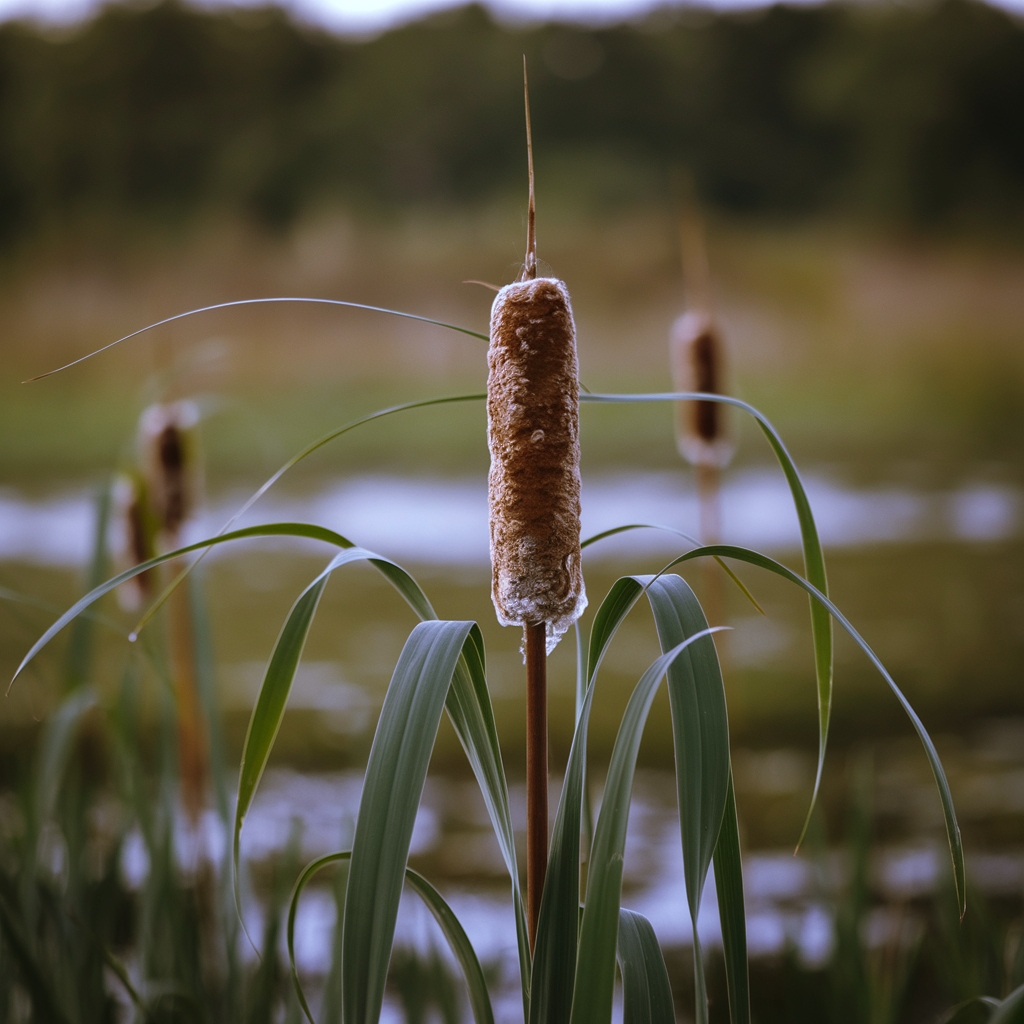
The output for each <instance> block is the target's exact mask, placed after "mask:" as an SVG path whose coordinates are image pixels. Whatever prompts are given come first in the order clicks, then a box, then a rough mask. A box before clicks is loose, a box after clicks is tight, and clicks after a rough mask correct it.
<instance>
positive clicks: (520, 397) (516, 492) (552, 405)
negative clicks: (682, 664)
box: [487, 277, 587, 652]
mask: <svg viewBox="0 0 1024 1024" xmlns="http://www.w3.org/2000/svg"><path fill="white" fill-rule="evenodd" d="M487 364H488V368H489V374H488V377H487V442H488V445H489V447H490V450H491V472H490V476H489V478H488V491H489V500H490V516H491V567H492V573H493V576H492V582H491V594H492V597H493V599H494V607H495V610H496V611H497V613H498V621H499V622H501V623H502V625H505V626H512V625H518V626H525V625H527V624H530V623H538V622H544V623H545V624H546V625H547V646H548V651H549V652H550V651H551V649H552V648H553V647H554V646H555V644H556V643H558V641H559V639H560V638H561V636H562V634H563V633H564V632H565V631H566V630H567V629H568V628H569V626H571V625H572V624H573V622H575V621H576V619H578V618H579V617H580V615H581V614H582V613H583V609H584V608H586V606H587V598H586V593H585V592H584V589H583V567H582V562H581V558H580V442H579V400H580V395H579V369H578V366H577V362H576V326H575V324H574V323H573V318H572V307H571V306H570V304H569V292H568V291H567V290H566V287H565V285H564V284H563V283H562V282H561V281H556V280H554V279H553V278H544V277H542V278H537V279H535V280H530V281H518V282H516V283H515V284H510V285H506V286H505V287H504V288H502V289H501V291H499V292H498V295H497V298H496V299H495V300H494V305H493V307H492V308H491V347H490V351H489V352H488V356H487Z"/></svg>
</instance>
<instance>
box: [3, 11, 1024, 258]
mask: <svg viewBox="0 0 1024 1024" xmlns="http://www.w3.org/2000/svg"><path fill="white" fill-rule="evenodd" d="M523 53H525V54H526V56H527V60H528V63H529V66H530V73H531V82H532V87H533V89H534V92H535V95H537V96H538V97H543V102H538V103H536V104H535V110H534V130H535V140H536V145H537V154H538V164H539V171H540V173H541V174H542V180H543V183H544V194H545V196H546V197H548V198H550V199H551V200H552V202H554V201H556V200H557V202H558V203H559V204H562V205H564V204H565V203H570V204H573V205H577V206H578V205H582V206H583V207H584V211H586V210H588V209H590V210H592V209H595V208H601V209H607V208H608V207H612V208H621V207H629V206H631V205H636V204H638V203H640V204H649V203H651V202H652V201H653V202H660V201H663V200H664V199H665V198H666V197H669V196H671V194H672V192H673V189H674V188H676V187H677V186H676V184H675V181H676V178H677V169H678V168H680V167H685V168H687V169H688V171H689V173H691V174H692V176H693V179H694V181H695V183H696V187H697V191H698V193H699V195H700V196H701V198H702V200H703V201H704V202H705V203H706V204H707V205H708V206H709V207H710V208H711V209H717V210H720V211H724V212H727V213H730V214H743V215H750V214H756V215H762V216H764V215H767V216H771V217H779V216H784V217H802V218H806V217H808V216H811V215H821V214H830V215H834V214H837V213H839V214H845V215H851V216H857V217H867V218H869V219H872V220H875V221H881V222H883V223H887V224H896V225H899V226H910V227H913V228H917V229H920V228H927V229H932V230H934V229H942V230H954V231H962V230H964V229H965V228H970V229H982V230H985V231H995V232H998V233H1000V234H1003V235H1006V236H1008V237H1009V236H1011V235H1012V232H1013V231H1015V230H1016V229H1018V228H1019V226H1020V224H1021V219H1022V213H1024V25H1022V24H1021V23H1020V22H1019V21H1018V20H1016V19H1015V18H1013V17H1012V16H1011V15H1009V14H1007V13H1005V12H1002V11H999V10H997V9H994V8H992V7H989V6H986V5H984V4H981V3H976V2H972V0H942V2H939V3H928V4H907V5H882V4H867V5H852V4H850V5H838V4H830V5H820V6H819V5H815V6H801V7H786V6H773V7H770V8H767V9H759V10H756V11H746V12H742V13H713V12H711V11H708V10H703V9H697V8H691V7H678V8H665V9H663V10H660V11H657V12H655V13H653V14H651V15H649V16H648V17H646V18H645V19H643V20H641V21H637V22H635V23H629V24H623V25H616V26H613V27H607V28H601V29H594V30H587V29H584V28H582V27H578V26H569V25H559V24H542V25H536V26H533V27H524V26H519V27H516V26H510V25H501V24H498V23H496V22H495V21H494V20H493V18H492V17H491V15H490V14H489V13H488V12H487V11H486V9H484V8H483V7H479V6H467V7H463V8H459V9H455V10H452V11H448V12H444V13H441V14H438V15H435V16H432V17H429V18H427V19H425V20H422V21H419V22H416V23H413V24H409V25H406V26H404V27H401V28H397V29H395V30H392V31H389V32H386V33H384V34H382V35H380V36H378V37H376V38H372V39H366V40H361V41H359V40H353V39H345V38H339V37H335V36H331V35H329V34H327V33H325V32H323V31H319V30H314V29H311V28H306V27H301V26H300V25H298V24H296V23H295V22H293V21H291V20H289V18H288V17H287V16H286V15H285V14H284V13H283V12H282V11H280V10H277V9H275V8H272V7H259V8H252V9H244V10H232V11H217V12H211V11H200V10H197V9H193V8H189V7H186V6H184V5H182V4H180V3H177V2H162V3H158V4H155V5H133V6H110V7H106V8H105V9H103V10H101V11H100V12H99V13H98V14H97V15H96V16H95V17H94V18H92V19H91V20H89V21H87V22H86V23H84V24H81V25H78V26H74V27H72V28H70V29H64V30H61V31H59V32H58V31H54V30H52V29H44V28H41V27H39V26H34V25H31V24H26V23H7V24H4V25H2V26H0V210H2V211H3V212H2V214H0V239H2V242H3V244H4V245H5V246H6V247H8V248H9V247H11V246H12V245H14V244H16V243H17V242H19V241H22V240H25V239H27V238H31V237H32V236H35V235H39V234H40V233H46V234H52V233H53V232H59V233H63V232H66V231H68V230H74V231H79V230H81V229H85V230H89V228H90V225H93V226H95V225H96V224H97V223H103V224H104V225H106V228H105V230H109V225H110V224H111V222H116V223H122V224H128V225H132V224H137V223H143V224H147V225H156V226H162V227H168V228H174V229H177V228H179V227H180V226H181V225H182V224H183V223H185V222H187V221H189V220H194V219H195V218H198V217H202V216H204V215H209V214H210V213H211V212H225V211H226V212H229V213H230V214H232V215H240V216H242V217H244V218H246V219H248V220H252V221H254V222H255V223H257V224H258V225H261V226H264V227H269V228H272V229H278V230H279V229H283V228H286V227H287V226H288V225H289V224H291V223H293V222H294V221H295V220H296V219H297V218H298V217H299V216H300V215H302V214H303V213H308V212H309V211H311V210H316V209H317V208H319V207H323V206H325V205H334V206H337V205H344V206H346V207H358V208H361V209H364V210H367V211H371V212H373V211H375V212H379V213H381V214H384V213H389V214H393V213H394V211H395V210H396V209H398V208H403V207H408V206H410V205H423V204H426V205H437V204H441V205H444V204H451V203H459V204H461V203H465V202H467V201H468V202H477V201H485V200H488V199H490V198H493V197H494V196H495V195H499V194H502V193H504V192H505V191H507V190H509V189H515V190H517V191H521V186H522V178H523V163H524V160H523V143H522V134H523V133H522V104H521V97H520V95H519V93H518V91H517V89H516V88H515V87H514V79H515V76H516V75H517V74H518V66H519V60H520V55H521V54H523Z"/></svg>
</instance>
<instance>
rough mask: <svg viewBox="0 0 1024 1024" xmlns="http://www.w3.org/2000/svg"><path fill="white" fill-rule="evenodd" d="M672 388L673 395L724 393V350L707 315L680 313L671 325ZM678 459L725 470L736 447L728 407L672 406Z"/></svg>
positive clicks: (709, 404) (716, 330) (712, 321)
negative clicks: (700, 392) (677, 392)
mask: <svg viewBox="0 0 1024 1024" xmlns="http://www.w3.org/2000/svg"><path fill="white" fill-rule="evenodd" d="M671 358H672V383H673V386H674V387H675V389H676V390H677V391H703V392H705V393H708V394H715V395H722V394H726V392H727V384H726V377H727V367H726V355H725V345H724V344H723V342H722V336H721V334H720V333H719V331H718V327H717V325H716V324H715V322H714V320H713V319H712V318H711V316H710V315H709V314H707V313H703V312H689V313H684V314H683V315H682V316H681V317H679V319H678V320H676V322H675V323H674V324H673V325H672V338H671ZM676 442H677V444H678V446H679V453H680V454H681V455H682V456H683V458H684V459H686V460H687V461H688V462H691V463H692V464H693V465H695V466H724V465H726V464H727V463H728V461H729V459H731V458H732V453H733V450H734V448H735V444H734V441H733V438H732V435H731V432H730V430H729V417H728V406H725V405H722V404H720V403H718V402H701V401H696V402H680V403H678V404H677V406H676Z"/></svg>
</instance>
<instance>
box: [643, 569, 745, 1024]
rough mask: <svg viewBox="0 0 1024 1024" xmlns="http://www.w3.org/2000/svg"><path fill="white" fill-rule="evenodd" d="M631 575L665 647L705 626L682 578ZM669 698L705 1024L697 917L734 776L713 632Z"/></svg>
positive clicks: (700, 1013) (686, 660) (676, 677)
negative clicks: (648, 608)
mask: <svg viewBox="0 0 1024 1024" xmlns="http://www.w3.org/2000/svg"><path fill="white" fill-rule="evenodd" d="M636 579H637V582H639V583H641V584H642V585H643V586H644V589H645V591H646V593H647V599H648V601H649V602H650V605H651V611H652V612H653V613H654V622H655V625H656V627H657V630H658V640H659V642H660V644H661V649H662V651H663V652H668V651H669V650H673V649H675V648H676V647H677V646H678V645H679V644H680V643H682V642H683V641H685V640H686V639H687V638H688V637H692V636H695V635H698V634H701V633H704V632H705V631H706V630H707V628H708V621H707V618H706V617H705V615H704V610H703V609H702V608H701V606H700V602H699V601H698V600H697V596H696V594H694V592H693V591H692V590H691V589H690V587H689V586H688V585H687V584H686V582H685V581H684V580H683V579H682V578H681V577H679V576H675V575H668V576H640V577H637V578H636ZM668 695H669V706H670V708H671V714H672V735H673V747H674V752H675V762H676V795H677V798H678V801H679V827H680V832H681V836H682V846H683V874H684V877H685V880H686V899H687V903H688V905H689V910H690V918H691V921H692V924H693V959H694V985H695V989H696V991H695V1007H696V1019H697V1021H698V1022H700V1024H702V1022H705V1021H706V1020H707V992H706V985H705V976H704V961H703V954H702V950H701V944H700V939H699V936H698V935H697V917H698V915H699V913H700V905H701V898H702V896H703V893H704V885H705V882H706V881H707V877H708V869H709V868H710V866H711V859H712V857H713V856H714V852H715V847H716V846H717V845H718V836H719V832H720V831H721V828H722V818H723V815H724V813H725V808H726V802H727V798H728V793H729V783H730V779H731V774H732V770H731V762H730V756H729V719H728V714H727V712H726V705H725V684H724V683H723V681H722V669H721V667H720V665H719V663H718V653H717V651H716V650H715V644H714V641H713V640H712V639H711V637H710V636H708V637H705V639H703V640H701V641H700V642H699V643H695V644H693V646H692V647H691V648H690V650H688V651H687V652H686V654H685V655H684V656H683V657H680V658H678V659H676V660H675V661H674V663H673V664H672V666H671V667H670V668H669V670H668Z"/></svg>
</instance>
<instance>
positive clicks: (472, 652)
mask: <svg viewBox="0 0 1024 1024" xmlns="http://www.w3.org/2000/svg"><path fill="white" fill-rule="evenodd" d="M445 708H446V710H447V712H448V717H449V718H450V719H451V723H452V725H453V726H454V728H455V732H456V735H457V736H458V737H459V740H460V742H461V743H462V747H463V749H464V750H465V752H466V757H467V758H468V759H469V763H470V766H471V767H472V769H473V774H474V775H475V776H476V780H477V784H478V785H479V787H480V793H481V795H482V796H483V799H484V804H485V806H486V807H487V813H488V815H489V816H490V819H491V824H492V826H493V828H494V834H495V837H496V838H497V840H498V847H499V849H500V850H501V855H502V858H503V859H504V861H505V867H506V868H507V870H508V873H509V879H510V881H511V884H512V906H513V910H514V912H515V917H516V940H517V945H518V950H519V971H520V977H521V980H522V989H523V1003H524V1005H523V1009H524V1013H525V1011H526V1007H527V1006H528V1005H529V992H530V983H531V973H532V972H531V957H530V940H529V933H528V930H527V925H526V911H525V907H524V903H523V894H522V887H521V884H520V880H519V867H518V864H517V862H516V838H515V829H514V827H513V825H512V811H511V809H510V807H509V802H508V783H507V781H506V778H505V769H504V767H503V765H502V760H501V747H500V745H499V743H498V729H497V726H496V725H495V722H494V709H493V707H492V705H491V696H490V693H489V691H488V689H487V669H486V663H485V658H484V648H483V641H482V639H481V637H480V634H479V633H478V632H477V631H475V630H474V631H472V632H471V633H470V635H469V639H468V640H467V641H466V644H465V646H464V647H463V651H462V657H460V658H459V662H458V664H457V665H456V667H455V675H454V676H453V678H452V685H451V689H450V690H449V691H448V697H447V700H446V702H445Z"/></svg>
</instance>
